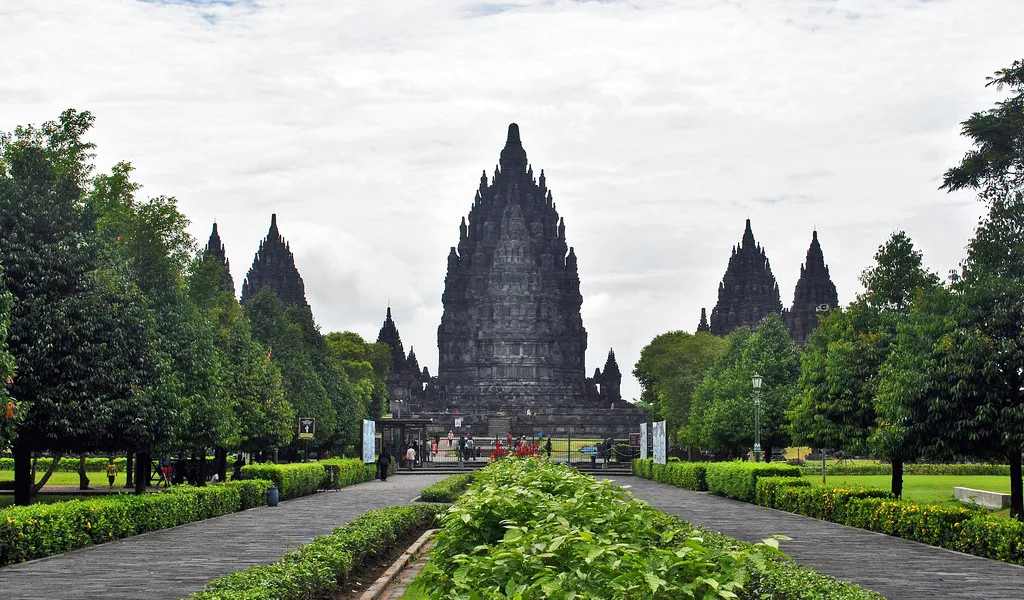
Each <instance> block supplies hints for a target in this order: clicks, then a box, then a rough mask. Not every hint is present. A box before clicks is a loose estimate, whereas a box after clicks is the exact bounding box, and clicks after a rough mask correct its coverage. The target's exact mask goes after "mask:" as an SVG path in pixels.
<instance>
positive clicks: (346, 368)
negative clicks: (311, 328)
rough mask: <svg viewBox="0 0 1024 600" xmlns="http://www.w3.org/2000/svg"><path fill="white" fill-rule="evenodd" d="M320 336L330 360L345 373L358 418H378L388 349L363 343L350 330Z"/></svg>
mask: <svg viewBox="0 0 1024 600" xmlns="http://www.w3.org/2000/svg"><path fill="white" fill-rule="evenodd" d="M324 338H325V340H326V342H327V348H328V349H329V351H330V358H331V361H332V362H333V363H334V364H335V365H337V367H338V368H340V369H341V370H342V371H343V372H344V373H345V377H346V379H347V380H348V382H349V384H350V385H351V386H352V388H353V390H354V392H355V394H356V397H357V398H358V401H359V403H360V406H361V409H360V411H359V412H360V414H361V415H362V416H361V417H359V418H370V419H379V418H380V417H381V416H382V415H383V414H384V411H385V410H386V408H387V399H388V395H387V394H388V392H387V379H388V374H389V372H390V371H391V348H390V347H389V346H388V345H387V344H383V343H380V344H370V343H367V342H366V340H364V339H363V338H362V336H360V335H359V334H358V333H353V332H351V331H345V332H340V333H339V332H332V333H328V334H327V335H326V336H324Z"/></svg>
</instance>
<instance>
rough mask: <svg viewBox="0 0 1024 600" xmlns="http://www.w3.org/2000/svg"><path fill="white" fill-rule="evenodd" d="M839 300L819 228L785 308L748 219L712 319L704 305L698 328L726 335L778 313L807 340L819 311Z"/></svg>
mask: <svg viewBox="0 0 1024 600" xmlns="http://www.w3.org/2000/svg"><path fill="white" fill-rule="evenodd" d="M838 305H839V298H838V295H837V294H836V286H835V285H834V284H833V283H832V279H831V277H830V276H829V272H828V266H826V265H825V257H824V255H823V254H822V251H821V244H820V243H819V242H818V232H817V231H815V232H813V233H812V235H811V245H810V247H809V248H808V249H807V260H806V262H805V263H804V264H803V265H802V266H801V267H800V279H799V280H798V281H797V284H796V291H795V292H794V294H793V305H792V307H791V308H789V309H783V308H782V301H781V299H780V297H779V285H778V283H776V281H775V276H774V275H773V274H772V267H771V264H770V263H769V261H768V257H767V256H766V255H765V251H764V248H762V247H761V245H760V244H758V243H757V242H756V241H755V240H754V232H753V230H752V229H751V227H750V219H747V226H746V229H745V230H744V231H743V238H742V240H741V241H740V244H739V245H738V246H734V247H733V249H732V256H730V258H729V266H728V268H726V271H725V276H724V277H722V282H721V283H720V284H719V285H718V303H717V304H716V305H715V308H714V309H713V310H712V311H711V322H710V324H709V323H708V319H707V313H706V312H705V310H704V309H703V308H702V309H701V311H700V322H699V324H698V325H697V331H698V332H700V331H708V332H711V333H713V334H715V335H728V334H729V333H731V332H732V331H733V330H735V329H736V328H737V327H750V328H751V329H756V328H757V324H758V322H759V321H760V320H761V319H763V318H764V317H766V316H767V315H769V314H777V315H779V316H780V317H781V318H782V320H783V322H784V323H785V324H786V328H787V329H788V330H789V333H790V336H792V338H793V340H794V341H795V342H796V343H797V344H799V345H804V344H806V343H807V340H808V339H809V338H810V335H811V331H812V330H813V329H814V328H815V327H817V325H818V318H819V315H823V314H826V313H828V311H829V310H831V309H833V308H835V307H836V306H838Z"/></svg>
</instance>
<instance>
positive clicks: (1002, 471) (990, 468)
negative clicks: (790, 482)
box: [802, 463, 1010, 477]
mask: <svg viewBox="0 0 1024 600" xmlns="http://www.w3.org/2000/svg"><path fill="white" fill-rule="evenodd" d="M802 469H803V472H804V474H805V475H821V465H820V464H817V465H809V466H805V467H802ZM826 474H828V475H892V465H884V464H841V465H827V466H826ZM903 474H904V475H999V476H1003V477H1009V476H1010V466H1009V465H984V464H963V465H955V464H954V465H932V464H920V465H919V464H915V463H910V464H906V465H903Z"/></svg>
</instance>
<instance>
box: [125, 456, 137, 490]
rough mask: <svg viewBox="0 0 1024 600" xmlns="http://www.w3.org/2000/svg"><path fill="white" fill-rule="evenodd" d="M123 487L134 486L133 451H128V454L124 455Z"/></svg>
mask: <svg viewBox="0 0 1024 600" xmlns="http://www.w3.org/2000/svg"><path fill="white" fill-rule="evenodd" d="M124 478H125V482H124V487H125V488H129V489H130V488H133V487H135V453H134V452H129V453H128V456H127V457H125V461H124Z"/></svg>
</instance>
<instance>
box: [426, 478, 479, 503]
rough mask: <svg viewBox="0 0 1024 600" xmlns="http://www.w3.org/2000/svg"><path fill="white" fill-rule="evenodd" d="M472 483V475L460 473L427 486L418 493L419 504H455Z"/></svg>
mask: <svg viewBox="0 0 1024 600" xmlns="http://www.w3.org/2000/svg"><path fill="white" fill-rule="evenodd" d="M471 483H473V474H472V473H460V474H458V475H452V476H450V477H445V478H444V479H442V480H441V481H438V482H437V483H435V484H433V485H428V486H427V487H425V488H423V491H422V492H420V501H421V502H447V503H449V504H450V503H452V502H455V501H456V500H457V499H458V498H459V496H461V495H462V494H463V493H464V492H465V491H466V488H468V487H469V484H471Z"/></svg>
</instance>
